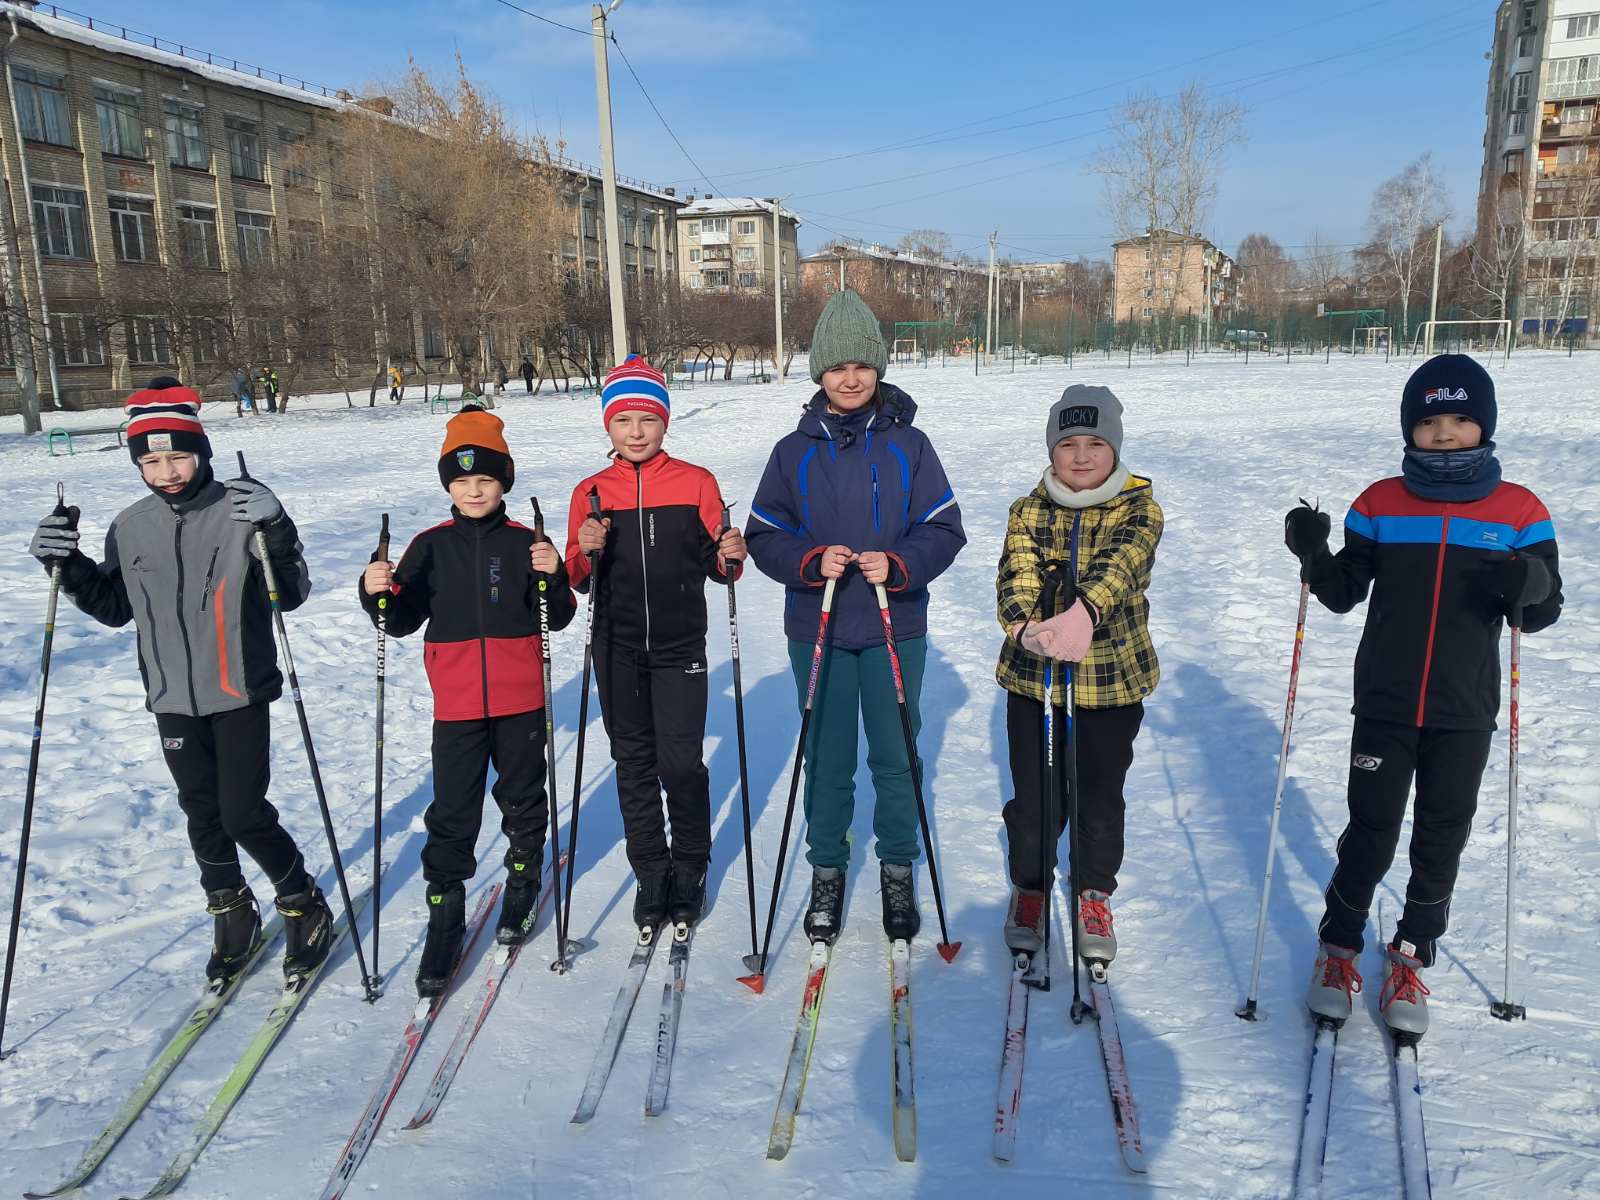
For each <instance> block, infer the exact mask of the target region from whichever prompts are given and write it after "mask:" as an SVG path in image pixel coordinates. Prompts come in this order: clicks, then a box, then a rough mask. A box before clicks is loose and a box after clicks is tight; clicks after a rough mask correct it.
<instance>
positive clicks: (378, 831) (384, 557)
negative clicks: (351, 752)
mask: <svg viewBox="0 0 1600 1200" xmlns="http://www.w3.org/2000/svg"><path fill="white" fill-rule="evenodd" d="M372 561H373V562H388V561H389V514H388V513H384V514H383V528H382V529H381V530H379V532H378V550H377V553H375V554H374V555H373V556H372ZM388 648H389V595H388V593H387V592H384V593H382V594H380V595H379V596H378V699H377V706H376V713H377V715H376V716H375V717H374V718H373V729H374V733H373V743H374V745H375V746H376V747H377V749H376V750H375V752H374V753H375V754H376V762H375V763H374V765H373V768H372V977H371V982H370V987H369V990H370V991H374V992H376V991H379V989H381V988H382V987H383V974H382V972H381V971H380V970H379V968H378V926H379V925H380V924H381V919H382V916H383V677H384V669H385V665H386V663H385V656H386V655H387V653H388ZM358 940H359V939H358Z"/></svg>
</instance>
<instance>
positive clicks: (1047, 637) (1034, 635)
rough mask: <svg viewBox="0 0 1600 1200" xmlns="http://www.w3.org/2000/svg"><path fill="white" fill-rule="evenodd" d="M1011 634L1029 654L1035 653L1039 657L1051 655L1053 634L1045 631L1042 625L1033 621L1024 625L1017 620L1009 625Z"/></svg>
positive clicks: (1053, 643) (1053, 642)
mask: <svg viewBox="0 0 1600 1200" xmlns="http://www.w3.org/2000/svg"><path fill="white" fill-rule="evenodd" d="M1011 636H1012V637H1014V638H1016V639H1017V641H1018V643H1020V644H1021V646H1022V648H1023V649H1024V650H1026V651H1028V652H1029V653H1030V654H1037V655H1038V656H1039V657H1040V658H1051V657H1053V655H1052V653H1051V651H1052V649H1053V647H1054V646H1055V635H1054V634H1052V633H1049V632H1046V631H1045V629H1044V626H1043V625H1040V624H1036V623H1034V622H1029V623H1028V624H1026V625H1024V624H1021V623H1020V622H1019V623H1018V624H1016V625H1013V626H1012V627H1011Z"/></svg>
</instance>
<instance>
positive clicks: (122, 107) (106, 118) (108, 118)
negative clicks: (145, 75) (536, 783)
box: [94, 83, 144, 158]
mask: <svg viewBox="0 0 1600 1200" xmlns="http://www.w3.org/2000/svg"><path fill="white" fill-rule="evenodd" d="M141 96H142V93H140V91H139V89H138V88H122V87H117V86H116V85H115V84H110V83H97V84H95V85H94V116H95V120H96V121H97V122H98V123H99V125H100V149H101V150H102V151H103V152H104V153H106V154H114V155H116V156H117V157H118V158H143V157H144V120H143V118H142V117H141V116H140V114H139V108H140V105H141V104H142V102H143V101H142V99H141Z"/></svg>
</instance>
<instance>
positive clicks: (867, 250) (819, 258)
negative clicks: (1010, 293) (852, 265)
mask: <svg viewBox="0 0 1600 1200" xmlns="http://www.w3.org/2000/svg"><path fill="white" fill-rule="evenodd" d="M841 250H842V252H843V254H844V255H845V256H846V257H848V258H875V259H879V260H881V261H883V262H898V263H906V264H907V265H909V266H913V267H938V268H940V269H941V270H945V271H984V272H985V273H987V271H986V269H985V268H983V267H981V266H978V265H975V264H973V263H961V262H940V261H938V260H937V259H932V258H928V257H927V256H926V255H922V254H913V253H911V251H909V250H895V249H892V248H890V247H888V246H879V245H875V244H873V243H870V242H865V243H861V244H859V245H850V246H844V247H842V248H841V247H838V246H834V247H830V248H827V249H823V250H819V251H818V252H817V253H815V254H808V255H806V257H805V258H803V259H801V260H800V261H801V262H833V261H835V260H837V259H838V258H839V256H840V253H841Z"/></svg>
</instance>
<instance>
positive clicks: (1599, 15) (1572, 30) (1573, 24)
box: [1567, 12, 1600, 38]
mask: <svg viewBox="0 0 1600 1200" xmlns="http://www.w3.org/2000/svg"><path fill="white" fill-rule="evenodd" d="M1567 36H1568V37H1569V38H1586V37H1600V12H1592V13H1580V14H1579V15H1578V16H1576V17H1568V18H1567Z"/></svg>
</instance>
